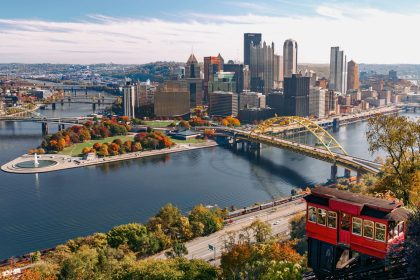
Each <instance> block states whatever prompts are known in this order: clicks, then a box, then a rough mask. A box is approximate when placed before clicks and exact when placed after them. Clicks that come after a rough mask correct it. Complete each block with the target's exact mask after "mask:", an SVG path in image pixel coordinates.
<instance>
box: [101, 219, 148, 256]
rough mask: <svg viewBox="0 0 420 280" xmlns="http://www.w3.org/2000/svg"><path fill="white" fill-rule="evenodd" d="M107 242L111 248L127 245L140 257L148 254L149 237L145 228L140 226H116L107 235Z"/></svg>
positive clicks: (133, 224)
mask: <svg viewBox="0 0 420 280" xmlns="http://www.w3.org/2000/svg"><path fill="white" fill-rule="evenodd" d="M107 241H108V244H109V245H110V246H111V247H112V248H118V246H120V245H123V244H127V245H128V247H129V248H130V249H131V250H132V251H134V252H139V253H140V254H142V255H146V254H148V253H149V252H150V235H149V233H148V230H147V228H146V227H145V226H143V225H141V224H135V223H132V224H126V225H121V226H116V227H114V228H112V229H111V230H110V231H109V232H108V233H107Z"/></svg>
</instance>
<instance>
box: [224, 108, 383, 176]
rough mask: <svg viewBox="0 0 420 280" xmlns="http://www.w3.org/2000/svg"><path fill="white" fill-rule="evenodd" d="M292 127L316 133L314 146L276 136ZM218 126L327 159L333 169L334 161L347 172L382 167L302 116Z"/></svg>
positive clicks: (241, 137)
mask: <svg viewBox="0 0 420 280" xmlns="http://www.w3.org/2000/svg"><path fill="white" fill-rule="evenodd" d="M293 129H295V130H298V129H303V131H304V132H309V133H311V134H312V135H314V136H315V138H316V140H317V145H316V146H315V147H313V146H310V145H307V144H301V143H297V142H295V141H291V140H288V139H282V138H280V137H279V135H281V134H287V133H288V132H289V131H290V130H293ZM218 130H222V131H225V132H227V133H230V134H232V136H233V137H234V138H235V139H239V140H247V141H250V142H257V143H263V144H268V145H271V146H276V147H279V148H282V149H287V150H290V151H293V152H297V153H300V154H303V155H306V156H309V157H312V158H316V159H319V160H323V161H327V162H330V163H332V164H333V168H335V173H336V168H337V165H338V166H341V167H344V168H345V169H346V170H347V171H346V172H348V173H350V170H353V171H356V172H357V174H358V175H359V176H360V175H361V174H364V173H373V174H376V173H378V172H380V168H381V164H379V163H377V162H372V161H369V160H365V159H361V158H357V157H353V156H351V155H349V154H348V153H347V152H346V151H345V150H344V148H343V147H342V146H341V145H340V143H338V142H337V140H336V139H335V138H334V137H333V136H332V135H331V134H330V133H329V132H328V131H327V130H325V129H324V128H322V127H320V126H319V125H318V124H316V123H315V122H313V121H311V120H309V119H306V118H303V117H298V116H290V117H274V118H271V119H268V120H266V121H264V122H262V123H261V124H259V125H258V126H256V127H255V128H253V129H250V130H245V129H237V128H230V127H218ZM235 141H236V140H235ZM333 168H332V173H333Z"/></svg>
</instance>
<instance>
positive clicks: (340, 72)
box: [329, 47, 347, 93]
mask: <svg viewBox="0 0 420 280" xmlns="http://www.w3.org/2000/svg"><path fill="white" fill-rule="evenodd" d="M329 89H331V90H335V91H339V92H341V93H346V91H347V58H346V55H345V54H344V51H340V47H331V57H330V83H329Z"/></svg>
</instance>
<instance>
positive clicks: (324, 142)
mask: <svg viewBox="0 0 420 280" xmlns="http://www.w3.org/2000/svg"><path fill="white" fill-rule="evenodd" d="M291 125H297V126H299V127H303V128H305V129H306V131H308V132H309V133H311V134H312V135H314V136H315V137H316V139H317V141H318V142H319V143H320V145H321V146H322V147H323V148H325V149H326V150H327V151H328V152H329V153H330V154H331V156H333V157H334V155H335V154H336V153H339V154H343V155H348V154H347V152H346V151H345V150H344V148H343V147H342V146H341V145H340V143H338V142H337V140H336V139H335V138H334V137H333V136H332V135H331V134H330V133H329V132H328V131H326V130H325V129H324V128H322V127H321V126H319V125H318V124H317V123H315V122H313V121H311V120H309V119H307V118H303V117H299V116H282V117H274V118H271V119H268V120H265V121H263V122H262V123H260V124H259V125H258V126H257V127H256V128H254V129H253V130H252V131H251V135H252V134H257V135H262V134H266V133H268V132H275V129H276V128H280V127H285V126H291Z"/></svg>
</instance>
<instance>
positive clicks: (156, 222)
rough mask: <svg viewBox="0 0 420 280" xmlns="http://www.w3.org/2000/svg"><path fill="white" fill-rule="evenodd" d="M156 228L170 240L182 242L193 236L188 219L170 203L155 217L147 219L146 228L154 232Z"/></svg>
mask: <svg viewBox="0 0 420 280" xmlns="http://www.w3.org/2000/svg"><path fill="white" fill-rule="evenodd" d="M157 227H160V228H161V229H162V231H163V232H164V233H165V234H166V235H168V236H169V237H170V238H171V239H172V240H180V241H184V240H188V239H190V238H191V237H192V236H193V234H192V231H191V225H190V222H189V220H188V218H186V217H184V216H183V215H182V214H181V210H179V208H177V207H175V206H174V205H172V204H171V203H168V204H166V205H165V206H164V207H162V208H161V209H160V211H159V213H158V214H157V215H156V216H155V217H152V218H151V219H149V221H148V223H147V228H148V229H149V230H150V231H154V230H155V229H156V228H157Z"/></svg>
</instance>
